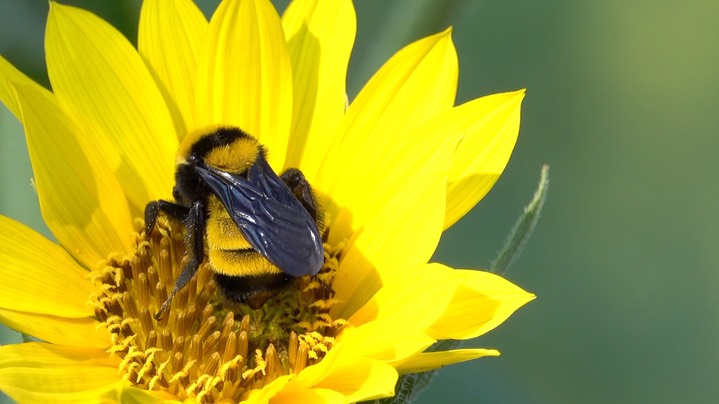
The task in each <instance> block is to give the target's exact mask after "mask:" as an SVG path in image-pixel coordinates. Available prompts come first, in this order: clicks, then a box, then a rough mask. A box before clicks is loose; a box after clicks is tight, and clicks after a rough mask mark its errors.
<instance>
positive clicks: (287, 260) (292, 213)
mask: <svg viewBox="0 0 719 404" xmlns="http://www.w3.org/2000/svg"><path fill="white" fill-rule="evenodd" d="M195 170H196V171H197V173H198V175H199V176H200V177H201V178H202V179H203V180H204V182H205V184H207V185H208V186H209V187H210V189H211V190H212V192H213V193H214V194H215V195H217V197H218V198H219V199H220V200H221V201H222V204H223V205H224V206H225V209H227V211H228V212H229V213H230V217H232V219H233V220H234V222H235V224H237V227H238V228H239V229H240V231H241V232H242V234H243V235H244V236H245V238H246V239H247V241H248V242H249V243H250V245H251V246H252V248H254V249H255V250H257V251H258V252H259V253H260V254H262V255H263V256H265V257H266V258H267V259H268V260H270V262H272V263H273V264H275V265H277V267H279V268H280V269H282V271H283V272H285V273H286V274H288V275H292V276H303V275H315V274H317V273H318V272H319V270H320V269H321V268H322V264H323V263H324V249H323V246H322V239H321V237H320V233H319V230H318V229H317V224H316V223H315V221H314V220H313V219H312V217H311V216H310V214H309V213H308V212H307V210H306V209H305V208H304V207H303V206H302V204H301V203H300V202H299V200H298V199H297V198H296V197H295V196H294V194H293V193H292V191H290V189H289V188H288V187H287V185H285V183H284V182H282V180H281V179H280V178H279V177H278V176H277V174H275V172H274V171H273V170H272V168H271V167H270V165H269V164H268V163H267V161H266V160H265V158H264V157H263V156H262V155H261V154H260V155H258V156H257V161H256V162H255V164H253V165H252V167H250V169H249V170H248V173H247V178H244V177H243V176H241V175H238V174H233V173H228V172H225V171H222V170H218V169H216V168H213V167H207V166H195Z"/></svg>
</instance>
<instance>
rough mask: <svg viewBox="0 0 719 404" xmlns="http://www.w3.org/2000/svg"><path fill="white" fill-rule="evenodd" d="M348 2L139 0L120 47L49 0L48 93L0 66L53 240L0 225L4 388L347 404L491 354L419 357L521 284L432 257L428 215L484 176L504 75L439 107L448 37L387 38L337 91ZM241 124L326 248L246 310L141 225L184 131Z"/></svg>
mask: <svg viewBox="0 0 719 404" xmlns="http://www.w3.org/2000/svg"><path fill="white" fill-rule="evenodd" d="M355 27H356V21H355V14H354V9H353V5H352V3H351V2H350V1H349V0H324V1H323V0H296V1H294V2H293V3H292V4H290V6H289V7H288V9H287V11H286V12H285V13H284V15H283V16H282V18H280V17H279V16H278V14H277V12H276V10H275V9H274V8H273V6H272V5H271V4H270V3H269V1H267V0H225V1H224V2H222V3H221V4H220V6H219V8H218V9H217V10H216V12H215V13H214V14H213V16H212V18H211V19H210V21H209V22H208V21H207V20H206V19H205V17H204V16H203V14H202V13H201V12H200V11H199V10H198V9H197V7H196V6H195V5H194V4H193V3H192V2H191V1H189V0H175V1H164V0H146V1H145V2H144V3H143V6H142V11H141V15H140V24H139V35H138V37H139V40H138V48H137V49H135V48H134V47H133V46H132V45H131V44H130V43H129V42H128V41H127V40H126V39H125V38H124V37H123V36H122V35H121V34H120V33H119V32H118V31H117V30H115V29H114V28H113V27H111V26H110V25H109V24H108V23H106V22H105V21H103V20H101V19H100V18H98V17H97V16H95V15H93V14H91V13H89V12H87V11H84V10H81V9H77V8H73V7H69V6H63V5H60V4H57V3H51V9H50V15H49V18H48V22H47V30H46V36H45V46H46V48H45V51H46V56H47V68H48V73H49V77H50V81H51V83H52V92H51V91H48V90H47V89H44V88H42V87H41V86H39V85H38V84H37V83H34V82H33V81H32V80H30V79H28V78H27V77H26V76H24V75H23V74H22V73H21V72H19V71H18V70H17V69H15V68H14V67H13V66H11V65H10V64H9V63H8V62H7V61H6V60H5V59H1V58H0V99H1V100H2V101H3V103H4V104H5V105H6V106H7V107H8V108H9V109H10V110H11V111H12V112H13V113H14V115H15V116H16V117H17V118H18V119H19V120H20V121H21V122H22V123H23V125H24V128H25V133H26V136H27V143H28V149H29V153H30V158H31V161H32V166H33V171H34V177H35V184H36V188H37V193H38V197H39V200H40V205H41V208H42V214H43V217H44V219H45V221H46V223H47V225H48V227H49V228H50V229H51V230H52V232H53V234H54V235H55V237H56V238H57V240H58V242H59V244H55V243H52V242H50V241H48V240H46V239H44V238H43V237H42V236H40V235H38V234H37V233H35V232H34V231H33V230H31V229H28V228H27V227H25V226H23V225H21V224H20V223H17V222H15V221H13V220H11V219H8V218H5V217H0V234H2V243H0V321H2V322H3V323H4V324H6V325H8V326H10V327H12V328H14V329H16V330H18V331H20V332H23V333H26V334H28V335H31V336H33V337H35V338H37V339H38V340H40V341H43V342H29V343H23V344H17V345H8V346H3V347H0V390H2V391H3V392H5V393H6V394H8V395H9V396H10V397H12V398H14V399H15V400H17V401H20V402H56V401H80V402H99V401H117V402H119V401H122V402H129V401H133V400H134V401H138V402H153V401H160V400H170V401H184V400H190V401H194V400H196V401H200V402H215V401H221V400H225V401H227V402H235V401H241V400H248V401H249V402H268V401H271V402H285V401H286V402H293V403H296V402H355V401H361V400H368V399H373V398H378V397H387V396H391V395H392V394H393V393H394V387H395V383H396V382H397V378H398V375H402V374H407V373H411V372H419V371H425V370H430V369H434V368H437V367H440V366H443V365H446V364H451V363H455V362H460V361H465V360H470V359H474V358H478V357H482V356H486V355H498V352H497V351H495V350H489V349H461V350H452V351H443V352H427V351H426V350H427V348H428V347H430V346H431V345H432V344H433V343H435V342H436V341H439V340H445V339H468V338H474V337H476V336H479V335H481V334H483V333H485V332H487V331H489V330H491V329H492V328H494V327H496V326H497V325H499V324H500V323H501V322H502V321H504V320H505V319H506V318H507V317H508V316H509V315H510V314H511V313H513V312H514V311H515V310H516V309H517V308H519V307H520V306H522V305H523V304H524V303H526V302H528V301H529V300H531V299H532V298H533V296H532V295H531V294H529V293H527V292H525V291H523V290H522V289H520V288H519V287H517V286H515V285H513V284H512V283H510V282H508V281H506V280H504V279H503V278H501V277H499V276H496V275H493V274H490V273H487V272H482V271H475V270H460V269H452V268H449V267H447V266H444V265H441V264H438V263H428V261H429V260H430V257H431V256H432V254H433V252H434V250H435V248H436V246H437V242H438V240H439V238H440V235H441V233H442V231H443V230H444V229H447V228H448V227H449V226H451V225H452V224H454V223H455V222H456V221H457V220H459V218H461V217H462V216H463V215H464V214H465V213H466V212H467V211H469V209H471V208H472V207H473V206H474V205H475V204H476V203H477V202H478V201H479V200H480V199H481V198H482V197H483V196H484V195H485V194H486V193H487V192H488V191H489V189H490V188H491V186H492V185H493V184H494V182H495V181H496V180H497V178H498V177H499V175H500V173H501V172H502V170H503V169H504V167H505V165H506V163H507V161H508V159H509V156H510V154H511V151H512V148H513V146H514V143H515V141H516V137H517V134H518V130H519V113H520V104H521V100H522V97H523V95H524V92H523V91H521V90H520V91H515V92H508V93H502V94H495V95H490V96H486V97H482V98H478V99H475V100H472V101H470V102H467V103H465V104H462V105H459V106H454V101H455V91H456V85H457V76H458V68H457V56H456V53H455V49H454V46H453V44H452V40H451V31H450V30H447V31H445V32H442V33H439V34H436V35H433V36H430V37H427V38H424V39H421V40H419V41H417V42H415V43H412V44H410V45H408V46H407V47H405V48H404V49H402V50H400V51H399V52H397V53H396V54H395V55H394V56H393V57H392V58H391V59H390V60H389V61H387V63H385V65H384V66H383V67H382V68H381V69H380V70H379V71H378V72H377V73H376V74H375V75H374V76H373V77H372V78H371V79H370V81H369V82H368V83H367V84H366V85H365V87H364V88H363V90H362V91H361V92H360V94H359V95H358V96H357V97H356V99H354V100H352V101H351V103H349V105H347V100H346V96H345V75H346V71H347V64H348V60H349V56H350V52H351V49H352V45H353V42H354V36H355ZM217 125H222V126H232V127H239V128H242V129H243V130H244V131H246V132H248V133H250V134H252V135H253V136H255V137H256V138H257V139H258V140H259V141H260V143H262V144H263V145H264V146H265V147H266V149H267V150H268V153H269V154H268V156H269V157H268V160H269V162H270V164H271V166H272V167H273V168H274V170H275V171H277V172H281V171H283V170H284V169H286V168H289V167H296V168H299V169H300V170H301V171H302V172H303V173H304V174H305V176H306V177H307V179H308V181H309V183H310V184H311V185H312V187H313V189H314V190H315V192H316V193H317V196H318V199H319V202H320V204H321V205H322V206H323V208H324V211H325V217H324V229H323V235H324V249H325V264H324V267H323V268H322V270H321V272H320V274H319V275H317V276H316V277H306V278H302V279H300V280H299V281H298V282H297V285H296V286H295V287H294V288H290V289H288V290H287V291H285V292H283V293H281V294H280V295H279V296H277V297H276V298H273V300H271V301H270V302H268V303H267V304H265V305H264V306H263V307H262V308H261V309H258V310H251V309H250V308H249V307H247V306H243V305H239V304H232V303H229V302H226V301H224V300H223V299H221V298H220V297H218V296H217V294H216V293H215V285H214V283H213V282H212V281H211V276H210V275H212V271H211V268H209V267H208V266H207V264H203V265H202V267H201V269H200V270H199V271H198V274H197V276H196V277H195V279H193V280H192V281H191V282H190V283H189V284H188V286H187V287H186V288H185V289H183V290H182V292H180V293H178V295H177V296H176V297H175V299H174V300H173V303H172V306H171V308H170V310H168V312H167V315H165V316H164V317H163V318H161V319H159V320H156V319H155V318H153V314H154V313H156V312H157V310H158V308H159V306H160V305H161V304H162V302H163V301H164V300H165V299H166V298H167V296H168V293H169V292H170V291H172V287H173V286H174V282H175V279H176V277H177V276H178V274H179V272H180V270H181V268H182V260H183V256H184V255H185V254H184V244H183V238H182V231H183V229H182V228H181V226H178V225H177V224H173V223H171V222H168V221H164V220H161V221H160V223H158V226H157V228H156V230H155V231H154V232H153V233H152V234H149V235H148V234H145V233H144V232H143V231H142V229H143V228H144V224H143V222H142V220H141V219H140V217H142V212H143V210H144V208H145V205H146V204H147V203H148V202H149V201H152V200H156V199H171V195H172V193H171V190H172V186H173V170H174V164H175V159H176V157H175V153H176V151H177V149H178V146H179V144H180V143H181V142H182V140H183V139H185V137H186V135H188V134H194V133H197V131H201V130H203V128H207V127H212V126H217Z"/></svg>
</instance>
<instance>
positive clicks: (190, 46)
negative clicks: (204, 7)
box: [137, 0, 208, 140]
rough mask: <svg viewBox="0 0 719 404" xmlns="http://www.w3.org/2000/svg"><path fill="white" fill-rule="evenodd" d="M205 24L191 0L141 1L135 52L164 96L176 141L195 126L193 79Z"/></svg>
mask: <svg viewBox="0 0 719 404" xmlns="http://www.w3.org/2000/svg"><path fill="white" fill-rule="evenodd" d="M207 27H208V23H207V19H205V16H204V15H203V14H202V11H200V9H199V8H197V6H196V5H195V3H194V2H192V1H191V0H181V1H166V0H147V1H143V2H142V11H141V13H140V26H139V28H138V44H137V47H138V51H139V52H140V55H141V56H142V57H143V58H144V60H145V62H146V63H147V65H148V66H149V67H150V72H151V73H152V74H153V75H154V77H155V80H156V81H157V83H158V85H159V87H160V90H161V91H162V92H163V95H164V96H165V101H166V102H167V105H168V106H169V109H170V113H172V116H173V120H174V122H175V127H177V128H178V133H177V134H178V137H179V140H181V139H182V137H184V134H185V132H186V131H188V130H194V129H195V128H196V125H195V88H196V83H195V82H196V78H197V65H198V61H199V59H200V53H201V52H202V46H203V44H204V41H205V38H206V36H207Z"/></svg>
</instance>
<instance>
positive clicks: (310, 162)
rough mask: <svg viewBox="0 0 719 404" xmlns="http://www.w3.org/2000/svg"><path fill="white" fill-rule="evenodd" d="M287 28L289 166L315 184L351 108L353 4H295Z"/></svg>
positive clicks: (344, 0) (340, 0) (318, 0)
mask: <svg viewBox="0 0 719 404" xmlns="http://www.w3.org/2000/svg"><path fill="white" fill-rule="evenodd" d="M282 25H283V27H284V31H285V38H286V40H287V46H288V48H289V52H290V58H291V60H292V74H293V83H294V109H293V111H292V112H293V119H292V131H291V136H290V143H289V147H288V151H287V162H286V163H285V165H286V166H287V167H300V168H301V169H302V172H303V173H304V174H305V176H307V178H308V179H309V180H310V183H313V180H314V178H315V176H316V173H317V170H318V168H319V164H320V162H321V161H322V160H323V159H324V157H325V154H326V153H327V149H328V148H329V145H330V144H331V143H332V140H333V139H334V133H335V131H336V129H337V125H338V124H339V122H340V120H341V119H342V116H343V115H344V112H345V108H346V103H347V98H346V94H345V92H346V89H345V81H346V74H347V65H348V63H349V57H350V53H352V45H353V44H354V39H355V31H356V29H357V22H356V16H355V11H354V6H353V5H352V2H351V1H349V0H330V1H327V0H309V1H294V2H292V3H290V5H289V6H288V8H287V10H286V11H285V13H284V15H283V16H282Z"/></svg>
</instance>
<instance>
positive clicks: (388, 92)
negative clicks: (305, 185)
mask: <svg viewBox="0 0 719 404" xmlns="http://www.w3.org/2000/svg"><path fill="white" fill-rule="evenodd" d="M456 85H457V54H456V52H455V49H454V45H453V44H452V40H451V37H450V31H449V30H447V31H445V32H443V33H440V34H437V35H433V36H430V37H428V38H425V39H422V40H420V41H417V42H415V43H413V44H411V45H409V46H407V47H405V48H404V49H402V50H400V51H399V52H397V54H395V55H394V56H393V57H392V58H391V59H390V60H389V61H387V63H385V65H384V66H382V68H381V69H380V70H379V71H378V72H377V73H376V74H375V75H374V77H372V79H370V81H369V82H368V83H367V85H365V87H364V88H363V89H362V91H361V92H360V94H359V95H358V96H357V99H356V100H355V101H353V102H352V104H351V105H350V107H349V109H348V110H347V114H346V115H345V117H344V119H343V122H342V127H341V128H340V129H339V132H338V136H336V140H335V143H334V144H333V145H332V147H331V148H330V152H329V153H328V155H327V158H326V160H325V161H324V162H323V163H322V166H321V168H320V173H319V174H318V180H317V181H316V182H317V185H316V186H317V187H319V189H320V190H322V191H324V192H326V193H327V194H329V195H332V197H333V199H335V200H339V201H341V202H343V201H345V200H346V199H350V198H351V197H352V196H354V195H355V194H356V192H354V190H355V189H356V186H355V181H356V182H358V183H359V188H360V189H369V188H367V187H366V186H365V184H371V183H373V182H374V181H376V180H377V178H378V177H376V176H368V175H367V171H366V170H367V169H368V168H372V167H376V166H377V163H378V162H381V161H383V160H387V158H386V154H387V153H394V146H395V145H396V144H402V143H404V142H405V140H404V139H402V138H401V136H410V135H411V134H412V132H411V129H413V128H416V127H418V126H420V125H421V124H422V123H423V122H424V121H426V120H427V119H429V118H431V117H432V116H434V115H436V114H437V113H439V112H442V111H444V110H447V109H449V108H450V107H451V106H452V104H453V103H454V95H455V92H456Z"/></svg>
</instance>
